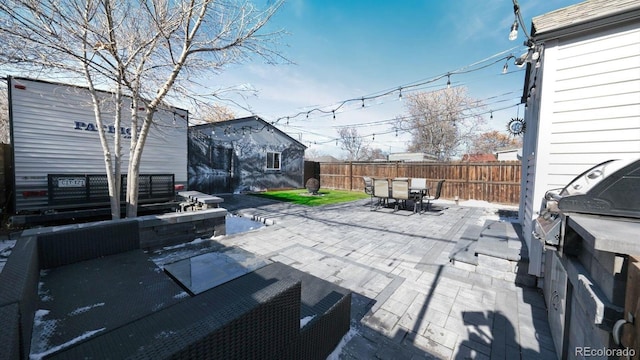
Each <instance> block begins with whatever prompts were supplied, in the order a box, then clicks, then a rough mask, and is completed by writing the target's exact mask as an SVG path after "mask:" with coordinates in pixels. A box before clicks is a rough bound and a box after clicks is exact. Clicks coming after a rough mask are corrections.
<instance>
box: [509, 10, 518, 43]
mask: <svg viewBox="0 0 640 360" xmlns="http://www.w3.org/2000/svg"><path fill="white" fill-rule="evenodd" d="M514 11H518V10H515V9H514ZM517 38H518V19H515V20H513V24H512V25H511V32H510V33H509V40H511V41H514V40H515V39H517Z"/></svg>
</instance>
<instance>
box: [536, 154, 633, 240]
mask: <svg viewBox="0 0 640 360" xmlns="http://www.w3.org/2000/svg"><path fill="white" fill-rule="evenodd" d="M544 207H545V210H544V211H543V212H542V213H541V215H540V216H539V217H538V218H537V219H536V220H535V223H534V229H533V236H534V237H535V238H537V239H540V240H544V241H545V243H547V244H550V245H558V244H559V243H560V226H561V225H560V224H561V216H560V214H561V213H567V212H574V213H583V214H593V215H603V216H619V217H630V218H640V159H636V160H608V161H605V162H602V163H600V164H598V165H596V166H594V167H592V168H590V169H589V170H587V171H585V172H583V173H582V174H580V175H578V176H576V177H575V178H574V179H573V180H572V181H571V182H570V183H569V184H567V186H565V187H564V188H562V189H554V190H549V191H547V193H546V194H545V204H544Z"/></svg>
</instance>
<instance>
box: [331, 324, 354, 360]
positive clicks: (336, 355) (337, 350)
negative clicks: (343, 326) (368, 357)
mask: <svg viewBox="0 0 640 360" xmlns="http://www.w3.org/2000/svg"><path fill="white" fill-rule="evenodd" d="M356 335H358V331H357V330H356V329H354V328H350V329H349V331H347V333H346V334H344V336H343V337H342V339H341V340H340V343H338V346H336V348H335V349H333V352H331V354H329V356H327V360H339V359H340V354H341V353H342V349H344V347H345V345H347V343H348V342H349V341H351V339H353V337H354V336H356Z"/></svg>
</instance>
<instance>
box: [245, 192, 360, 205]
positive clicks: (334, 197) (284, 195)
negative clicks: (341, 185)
mask: <svg viewBox="0 0 640 360" xmlns="http://www.w3.org/2000/svg"><path fill="white" fill-rule="evenodd" d="M253 195H255V196H260V197H264V198H267V199H272V200H278V201H286V202H292V203H295V204H298V205H306V206H321V205H328V204H336V203H342V202H348V201H354V200H360V199H366V198H368V197H369V195H367V194H365V193H364V191H346V190H326V189H321V190H320V191H318V195H311V194H309V192H308V191H307V189H296V190H274V191H266V192H263V193H258V194H253Z"/></svg>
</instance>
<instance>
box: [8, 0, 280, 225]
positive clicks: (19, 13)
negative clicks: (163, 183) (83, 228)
mask: <svg viewBox="0 0 640 360" xmlns="http://www.w3.org/2000/svg"><path fill="white" fill-rule="evenodd" d="M269 4H270V5H268V6H267V7H266V9H263V10H260V9H257V8H255V7H254V6H253V5H251V4H250V3H249V2H244V1H242V0H221V1H214V0H183V1H171V0H147V1H133V0H42V1H33V0H7V1H3V2H0V41H1V42H2V43H3V46H2V48H1V49H0V65H1V66H3V67H4V68H5V69H6V70H10V71H15V72H18V73H26V74H46V75H47V76H49V77H50V78H60V77H63V78H67V79H70V80H73V81H74V82H76V83H79V84H83V85H85V86H86V87H87V88H88V89H89V91H90V93H91V96H92V107H93V112H94V115H95V119H96V124H97V125H98V126H97V128H98V130H99V137H100V141H101V144H102V148H103V151H104V162H105V168H106V172H107V177H108V180H109V195H110V197H111V210H112V217H113V218H117V217H119V212H120V203H119V201H120V200H119V199H120V194H119V184H118V182H119V179H120V176H119V174H120V171H121V170H120V168H121V162H122V156H121V147H122V145H121V137H120V135H119V134H118V133H117V132H116V134H115V136H114V139H113V147H112V146H111V144H110V143H109V141H108V139H107V137H106V134H105V131H104V130H103V128H104V127H103V126H102V124H103V123H104V121H105V120H104V119H103V115H102V111H101V110H103V109H102V108H103V107H104V106H105V104H104V103H103V102H102V101H101V99H100V98H99V96H98V89H105V90H109V91H111V92H113V94H114V97H113V99H112V102H113V103H114V104H115V105H114V106H115V115H114V126H115V127H116V128H119V126H120V122H121V121H122V117H123V115H125V114H124V111H125V110H124V109H123V108H122V101H123V97H129V98H130V99H131V101H132V106H131V111H130V113H129V114H128V116H129V117H130V123H131V124H130V128H131V129H132V134H131V142H130V144H129V167H128V169H127V178H128V180H127V190H126V195H127V196H126V202H127V216H128V217H134V216H136V215H137V205H138V175H139V169H140V160H141V156H142V152H143V149H144V145H145V141H146V138H147V135H148V133H149V130H150V128H151V125H152V124H153V119H154V114H155V113H156V112H157V111H158V110H160V109H164V108H167V104H166V101H167V100H170V99H182V98H185V97H188V96H191V94H192V92H191V89H192V88H194V87H195V86H196V84H197V79H199V78H202V77H203V74H205V73H212V72H213V73H215V72H218V71H220V70H221V69H223V68H224V66H225V65H227V64H230V63H239V62H242V61H245V60H247V59H248V58H250V57H251V56H259V57H262V58H263V59H265V60H266V61H268V62H271V63H274V62H277V61H280V60H283V59H282V58H281V57H280V55H279V54H278V53H277V51H275V50H273V45H274V44H275V42H274V40H276V39H277V36H278V35H279V33H277V32H276V33H266V34H262V33H260V31H261V30H263V28H264V26H265V24H266V23H267V22H268V20H269V19H270V18H271V17H272V16H273V14H274V13H275V12H276V11H277V9H278V8H279V7H280V6H281V4H282V0H280V1H276V2H269ZM31 76H33V75H31ZM211 95H215V94H211ZM139 108H144V112H143V113H141V114H139V112H138V110H137V109H139Z"/></svg>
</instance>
